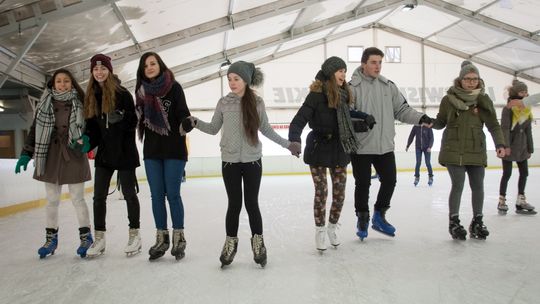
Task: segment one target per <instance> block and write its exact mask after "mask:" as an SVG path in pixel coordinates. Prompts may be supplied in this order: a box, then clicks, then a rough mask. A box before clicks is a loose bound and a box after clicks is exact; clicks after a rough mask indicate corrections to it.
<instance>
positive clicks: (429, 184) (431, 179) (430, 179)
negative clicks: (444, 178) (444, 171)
mask: <svg viewBox="0 0 540 304" xmlns="http://www.w3.org/2000/svg"><path fill="white" fill-rule="evenodd" d="M427 184H428V186H430V187H431V186H433V175H430V176H429V179H428V182H427Z"/></svg>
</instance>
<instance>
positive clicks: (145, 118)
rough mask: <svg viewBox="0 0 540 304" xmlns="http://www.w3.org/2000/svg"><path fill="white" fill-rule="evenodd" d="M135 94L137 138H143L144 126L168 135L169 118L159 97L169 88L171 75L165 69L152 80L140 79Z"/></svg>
mask: <svg viewBox="0 0 540 304" xmlns="http://www.w3.org/2000/svg"><path fill="white" fill-rule="evenodd" d="M141 83H142V85H141V87H140V88H139V90H138V91H137V94H136V106H137V115H138V116H139V138H140V139H141V140H142V139H143V136H144V135H143V134H144V128H145V127H146V128H148V129H150V130H151V131H153V132H156V133H157V134H160V135H165V136H166V135H168V134H169V131H170V130H171V126H170V125H169V119H168V115H167V112H166V111H165V108H164V107H163V104H162V103H161V98H162V97H163V96H165V95H167V93H168V92H169V91H170V90H171V87H172V85H173V77H172V73H171V71H168V70H167V71H165V72H164V73H163V74H161V76H159V77H158V78H156V80H155V81H153V82H146V81H144V80H143V81H141Z"/></svg>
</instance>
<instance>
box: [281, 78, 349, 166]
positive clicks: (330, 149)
mask: <svg viewBox="0 0 540 304" xmlns="http://www.w3.org/2000/svg"><path fill="white" fill-rule="evenodd" d="M306 124H309V127H310V128H311V132H309V134H308V136H307V138H306V147H305V150H304V162H305V163H306V164H308V165H311V166H316V167H327V168H334V167H337V166H339V167H346V166H347V164H348V163H349V162H350V161H351V160H350V157H349V155H348V154H347V153H345V151H344V150H343V146H342V145H341V142H340V140H339V128H338V120H337V111H336V109H333V108H329V107H328V98H327V96H326V95H325V94H324V93H323V89H322V83H321V82H320V81H318V80H316V81H314V82H313V83H312V84H311V86H310V93H309V94H308V96H307V97H306V100H305V101H304V103H303V104H302V106H301V107H300V109H299V110H298V112H297V113H296V115H295V116H294V118H293V120H292V121H291V124H290V126H289V141H296V142H300V141H301V139H300V135H302V131H303V130H304V127H305V126H306Z"/></svg>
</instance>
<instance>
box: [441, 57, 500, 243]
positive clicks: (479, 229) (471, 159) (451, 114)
mask: <svg viewBox="0 0 540 304" xmlns="http://www.w3.org/2000/svg"><path fill="white" fill-rule="evenodd" d="M484 124H485V125H486V127H487V129H488V131H489V133H490V134H491V137H492V138H493V141H494V142H495V147H496V150H497V157H499V158H502V157H504V155H505V143H504V137H503V133H502V130H501V126H500V124H499V122H498V120H497V114H496V112H495V108H494V106H493V101H491V99H490V98H489V96H488V95H487V94H486V93H485V92H484V83H483V81H482V79H481V78H480V74H479V72H478V69H477V68H476V66H474V65H473V64H472V63H471V62H470V61H467V60H466V61H463V63H462V64H461V71H460V73H459V77H458V78H456V79H455V80H454V85H453V86H452V87H450V89H448V92H447V94H446V96H444V98H443V99H442V101H441V105H440V106H439V114H437V118H436V119H435V121H434V123H433V128H435V129H443V128H445V127H446V128H445V130H444V133H443V137H442V141H441V152H440V154H439V163H440V164H441V165H443V166H445V167H446V168H447V170H448V173H449V174H450V179H451V181H452V188H451V190H450V196H449V199H448V204H449V211H450V212H449V217H450V225H449V232H450V235H452V238H453V239H460V240H464V239H465V238H466V236H467V231H466V230H465V229H464V228H463V226H461V225H460V221H459V205H460V203H461V194H462V193H463V185H464V183H465V173H467V176H468V177H469V185H470V187H471V192H472V198H471V200H472V208H473V219H472V221H471V225H470V226H469V233H470V235H471V237H472V238H478V239H486V237H487V236H488V235H489V231H488V230H487V228H486V226H485V225H484V223H483V221H482V217H483V215H482V209H483V204H484V175H485V167H486V166H487V154H486V136H485V134H484V131H483V127H484Z"/></svg>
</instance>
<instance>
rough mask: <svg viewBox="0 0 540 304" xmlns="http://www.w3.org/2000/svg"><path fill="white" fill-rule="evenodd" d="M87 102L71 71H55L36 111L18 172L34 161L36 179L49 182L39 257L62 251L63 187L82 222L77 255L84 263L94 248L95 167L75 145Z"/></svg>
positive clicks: (16, 168)
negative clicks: (87, 195) (87, 189)
mask: <svg viewBox="0 0 540 304" xmlns="http://www.w3.org/2000/svg"><path fill="white" fill-rule="evenodd" d="M83 98H84V91H83V90H82V89H81V87H80V86H79V84H78V83H77V81H76V80H75V78H73V76H72V74H71V73H70V72H69V71H68V70H65V69H59V70H57V71H56V72H54V74H53V76H52V78H51V80H50V81H49V82H48V83H47V87H46V89H45V94H44V95H43V97H42V98H41V101H40V102H39V104H38V105H37V107H36V115H35V118H34V121H33V123H32V127H31V128H30V132H29V133H28V137H27V138H26V142H25V145H24V147H23V150H22V152H21V157H20V158H19V161H18V162H17V165H16V167H15V173H20V172H21V168H22V169H23V170H26V167H27V165H28V162H29V161H30V159H31V158H32V157H34V161H35V166H36V168H35V170H34V179H36V180H38V181H41V182H44V183H45V190H46V193H47V207H46V208H45V213H46V215H47V216H46V229H45V231H46V235H45V238H46V240H45V244H44V245H43V246H42V247H41V248H39V250H38V254H39V257H40V258H44V257H46V256H47V255H49V254H51V255H52V254H54V252H55V250H56V248H57V246H58V205H59V203H60V195H61V194H62V185H68V189H69V193H70V195H71V201H72V202H73V206H74V207H75V212H76V214H77V220H78V221H79V227H80V228H79V237H80V240H81V244H80V246H79V248H78V249H77V254H78V255H80V256H81V257H82V258H84V257H85V256H86V251H87V250H88V247H90V245H91V244H92V234H91V232H90V217H89V215H88V206H87V205H86V201H85V200H84V182H86V181H89V180H90V179H91V175H90V165H89V164H88V158H87V156H86V153H82V152H81V151H80V150H79V149H78V148H77V147H75V146H73V145H70V143H71V142H72V141H73V140H76V139H78V138H80V137H81V135H82V133H83V131H84V117H83V103H82V101H83Z"/></svg>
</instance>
